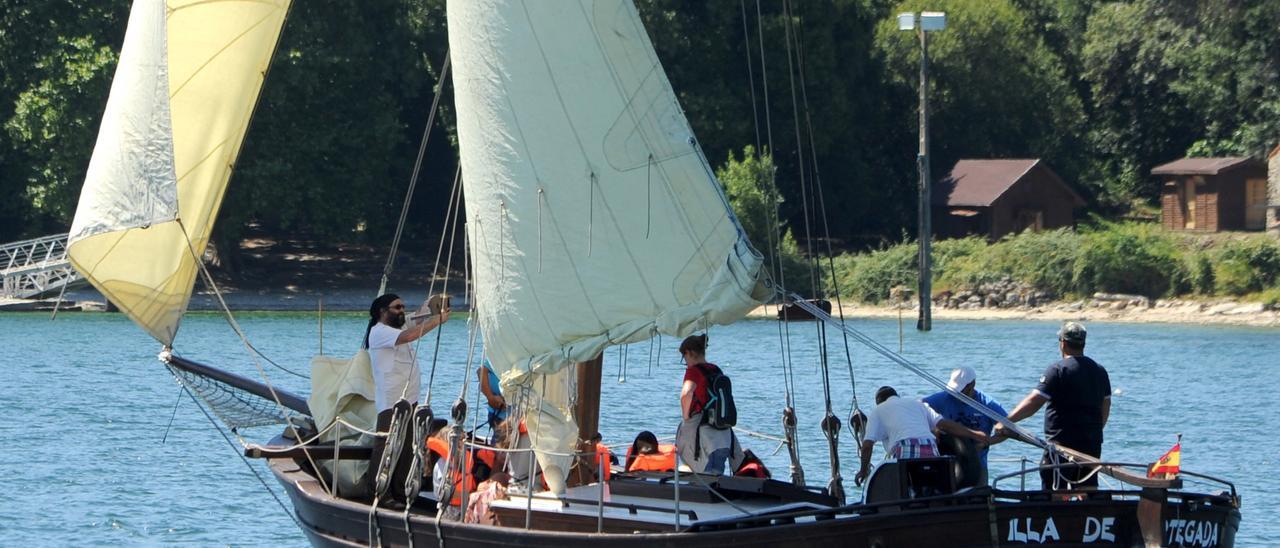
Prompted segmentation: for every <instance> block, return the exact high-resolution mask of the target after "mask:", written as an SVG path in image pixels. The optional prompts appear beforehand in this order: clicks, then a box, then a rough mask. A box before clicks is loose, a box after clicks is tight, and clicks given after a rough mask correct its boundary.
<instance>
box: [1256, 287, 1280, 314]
mask: <svg viewBox="0 0 1280 548" xmlns="http://www.w3.org/2000/svg"><path fill="white" fill-rule="evenodd" d="M1258 300H1259V301H1261V302H1262V304H1263V306H1266V307H1267V308H1269V309H1271V310H1276V309H1278V308H1280V287H1273V288H1271V289H1267V290H1264V291H1263V292H1262V293H1259V294H1258Z"/></svg>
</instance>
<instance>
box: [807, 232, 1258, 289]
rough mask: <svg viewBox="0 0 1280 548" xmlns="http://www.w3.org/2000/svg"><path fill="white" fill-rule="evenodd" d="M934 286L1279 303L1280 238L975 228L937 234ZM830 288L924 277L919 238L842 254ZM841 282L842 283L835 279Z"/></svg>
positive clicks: (907, 282) (882, 285)
mask: <svg viewBox="0 0 1280 548" xmlns="http://www.w3.org/2000/svg"><path fill="white" fill-rule="evenodd" d="M933 250H934V251H933V252H934V269H933V287H934V291H935V294H937V293H938V292H943V291H953V292H960V291H965V290H974V289H977V288H979V287H981V286H983V285H984V284H990V283H997V282H1002V281H1006V280H1010V281H1013V282H1016V283H1020V284H1024V285H1025V286H1029V287H1030V288H1032V289H1034V290H1035V291H1038V292H1044V293H1047V294H1048V295H1049V296H1051V297H1052V298H1056V299H1066V298H1074V297H1079V296H1088V295H1092V294H1094V293H1098V292H1102V293H1126V294H1135V295H1143V296H1146V297H1149V298H1153V299H1154V298H1160V297H1175V296H1178V297H1195V296H1202V297H1226V296H1230V297H1233V298H1242V297H1243V298H1244V299H1245V300H1255V301H1261V302H1263V303H1264V304H1266V305H1268V306H1272V307H1274V306H1276V305H1277V303H1278V302H1280V242H1277V240H1276V239H1275V238H1273V237H1270V236H1267V235H1264V234H1242V233H1237V234H1206V235H1194V234H1182V233H1176V232H1169V231H1165V230H1164V229H1163V228H1161V227H1160V226H1159V225H1155V224H1151V223H1119V224H1117V223H1099V224H1096V225H1090V226H1086V227H1081V228H1079V229H1076V230H1072V229H1060V230H1053V231H1045V232H1025V233H1022V234H1019V235H1015V236H1008V237H1006V238H1004V239H1002V240H1000V241H998V242H995V243H988V242H987V241H986V240H985V239H982V238H976V237H970V238H962V239H952V240H940V241H937V242H935V243H934V246H933ZM835 265H836V266H835V278H836V279H835V280H830V279H829V278H830V276H831V273H830V272H827V277H828V283H827V284H826V287H827V288H833V287H838V288H839V290H840V293H841V296H842V297H844V298H849V299H853V300H855V301H858V302H864V303H879V302H881V301H883V300H885V299H887V298H888V297H889V292H890V289H891V288H893V287H895V286H900V285H901V286H906V287H909V288H914V287H915V284H916V276H917V268H916V243H915V242H913V241H904V242H901V243H898V244H895V245H891V246H888V247H886V248H883V249H880V250H877V251H872V252H868V253H858V254H845V255H841V256H839V257H837V258H836V259H835ZM832 281H834V282H836V283H834V284H833V283H831V282H832Z"/></svg>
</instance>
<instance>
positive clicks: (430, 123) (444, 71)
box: [378, 50, 450, 295]
mask: <svg viewBox="0 0 1280 548" xmlns="http://www.w3.org/2000/svg"><path fill="white" fill-rule="evenodd" d="M449 59H450V57H449V51H448V50H445V53H444V62H443V63H441V65H440V77H439V78H437V79H436V82H437V84H436V93H435V97H434V98H432V99H431V112H430V114H428V115H427V125H426V127H424V128H422V144H420V145H418V159H417V160H416V161H415V162H414V163H413V174H412V175H411V176H410V177H409V189H408V190H407V191H406V192H405V195H404V205H402V206H401V207H400V221H399V222H397V223H396V235H395V237H394V238H392V239H391V252H390V253H388V254H387V264H386V266H384V267H383V268H382V281H381V282H379V285H378V294H379V295H381V294H383V293H386V292H387V278H388V277H389V276H391V268H392V266H394V265H395V261H396V251H397V250H398V249H399V248H400V236H401V235H402V234H403V233H404V223H405V220H406V219H407V218H408V217H409V205H410V204H412V203H413V190H414V188H416V187H417V186H418V173H420V172H421V170H422V158H423V156H425V155H426V153H427V143H428V142H430V140H431V129H432V128H433V127H434V126H435V121H436V112H437V111H438V110H439V107H440V96H441V95H443V94H444V82H445V79H446V78H448V76H449Z"/></svg>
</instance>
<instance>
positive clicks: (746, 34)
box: [738, 0, 769, 154]
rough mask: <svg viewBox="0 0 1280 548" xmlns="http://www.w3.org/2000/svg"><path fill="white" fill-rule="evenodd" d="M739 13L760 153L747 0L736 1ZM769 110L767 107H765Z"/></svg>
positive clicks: (752, 114) (757, 147)
mask: <svg viewBox="0 0 1280 548" xmlns="http://www.w3.org/2000/svg"><path fill="white" fill-rule="evenodd" d="M738 8H739V11H741V12H742V41H743V42H744V43H745V45H746V47H744V48H743V53H746V54H747V82H748V83H749V84H750V85H751V123H752V124H753V125H754V126H755V129H756V152H757V154H758V153H759V151H760V112H759V111H758V109H757V108H756V77H755V73H754V72H755V71H754V67H753V66H752V65H754V63H752V62H751V30H750V29H748V28H747V0H738ZM765 108H769V105H765Z"/></svg>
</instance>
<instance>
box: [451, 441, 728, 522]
mask: <svg viewBox="0 0 1280 548" xmlns="http://www.w3.org/2000/svg"><path fill="white" fill-rule="evenodd" d="M462 443H463V447H464V448H465V449H464V450H468V449H470V450H475V449H484V450H488V451H493V452H496V453H507V454H516V453H533V452H535V451H537V452H539V453H542V454H543V455H548V456H553V457H571V458H575V459H581V458H589V457H593V456H595V455H597V454H598V453H597V452H596V451H594V450H592V451H570V452H560V451H546V450H535V449H534V448H532V447H496V446H493V445H489V444H486V443H479V442H476V441H475V440H464V441H463V442H462ZM534 460H535V459H534V458H530V459H529V473H528V474H527V475H526V476H525V478H526V480H525V481H526V482H527V487H526V489H528V492H527V493H526V494H525V498H526V504H525V518H524V528H525V529H530V528H531V527H532V521H533V499H535V498H537V499H551V500H556V501H559V502H561V503H562V504H563V505H564V506H566V507H567V506H568V505H570V504H590V503H592V502H593V501H591V500H590V499H574V498H568V497H560V496H557V497H546V496H542V497H538V496H535V495H534V494H533V483H534V482H533V479H534V473H533V463H534ZM597 461H598V462H596V483H597V485H598V486H599V488H600V491H599V494H598V496H597V498H596V500H595V501H594V503H595V505H596V532H597V533H603V532H604V509H605V508H621V509H624V510H627V511H628V513H630V514H636V513H637V512H638V511H640V510H644V511H652V512H670V513H671V514H672V516H673V517H674V528H675V530H676V531H677V532H678V531H680V528H681V524H680V516H682V515H683V516H686V517H688V519H689V521H691V522H692V521H695V520H697V519H698V514H697V512H695V511H693V510H682V509H681V508H680V454H679V452H677V453H676V467H675V468H676V469H675V486H674V488H675V508H674V509H667V508H661V507H657V506H645V505H637V504H627V503H613V502H605V500H604V498H605V492H604V491H605V485H606V484H607V483H608V482H607V481H605V480H604V477H605V476H604V467H605V466H608V465H609V461H608V459H605V458H600V459H597ZM694 476H695V477H696V474H694ZM708 489H710V487H708ZM469 498H470V497H468V496H467V492H466V485H465V483H464V485H463V492H462V515H464V516H465V515H467V505H468V503H469V502H470V501H469V500H468V499H469Z"/></svg>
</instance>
